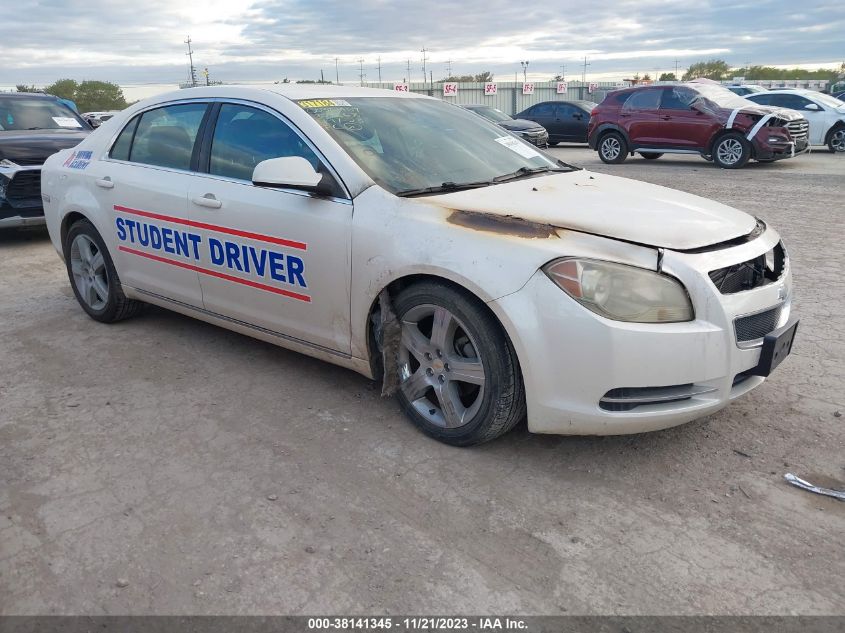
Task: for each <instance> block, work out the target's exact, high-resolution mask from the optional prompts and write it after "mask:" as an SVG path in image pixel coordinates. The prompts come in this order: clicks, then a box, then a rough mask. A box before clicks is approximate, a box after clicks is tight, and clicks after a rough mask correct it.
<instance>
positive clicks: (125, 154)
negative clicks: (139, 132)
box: [109, 116, 141, 160]
mask: <svg viewBox="0 0 845 633" xmlns="http://www.w3.org/2000/svg"><path fill="white" fill-rule="evenodd" d="M140 118H141V117H140V116H136V117H134V118H133V119H132V120H131V121H129V123H127V124H126V127H124V128H123V130H122V131H121V132H120V134H119V135H118V137H117V140H116V141H115V142H114V145H112V147H111V151H110V152H109V158H114V159H115V160H129V150H130V149H131V148H132V137H133V136H135V128H136V127H137V126H138V119H140Z"/></svg>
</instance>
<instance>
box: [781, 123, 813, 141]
mask: <svg viewBox="0 0 845 633" xmlns="http://www.w3.org/2000/svg"><path fill="white" fill-rule="evenodd" d="M786 129H787V130H789V135H790V136H791V137H792V140H793V141H806V140H807V137H808V136H809V133H810V123H809V122H808V121H807V119H798V120H797V121H790V122H789V123H787V124H786Z"/></svg>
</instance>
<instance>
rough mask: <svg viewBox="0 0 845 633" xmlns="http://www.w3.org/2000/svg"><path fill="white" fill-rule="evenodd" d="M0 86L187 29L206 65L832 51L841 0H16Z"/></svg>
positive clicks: (640, 59) (86, 64)
mask: <svg viewBox="0 0 845 633" xmlns="http://www.w3.org/2000/svg"><path fill="white" fill-rule="evenodd" d="M0 28H2V50H3V63H2V64H0V86H4V85H14V84H17V83H26V84H31V83H34V84H37V85H42V84H45V83H48V82H51V81H53V80H54V79H57V78H59V77H72V78H75V79H104V80H108V81H114V82H117V83H120V84H121V85H127V84H151V85H152V84H156V85H157V84H163V83H176V82H179V81H184V80H186V78H187V75H188V72H187V57H186V55H185V51H186V47H185V44H184V40H185V38H186V37H187V36H188V35H190V36H191V38H192V39H193V47H194V50H195V55H194V61H195V63H196V65H197V66H198V68H200V69H201V68H203V67H206V66H207V67H208V68H209V70H210V72H211V76H212V79H219V80H224V81H269V80H279V79H282V78H284V77H289V78H291V79H298V78H318V77H319V75H320V70H321V69H322V70H323V71H324V72H325V75H326V79H334V77H335V58H339V61H338V67H339V71H340V80H341V81H342V82H349V83H353V82H357V81H358V73H359V62H358V60H359V59H363V60H364V62H363V64H364V72H365V73H366V79H367V80H369V81H375V80H377V79H378V69H377V60H378V58H379V57H380V58H381V65H382V71H381V73H382V79H383V80H384V81H392V80H402V79H403V78H404V77H405V76H406V75H407V61H408V60H410V64H411V78H412V80H415V81H421V80H422V70H421V65H422V62H421V56H422V53H421V52H420V51H421V49H422V48H423V47H425V48H426V49H427V50H428V51H429V52H428V53H427V56H428V58H429V60H428V62H427V64H428V67H429V68H430V69H431V70H433V71H434V78H435V80H436V79H438V78H440V77H443V76H445V75H446V68H447V61H449V60H451V62H452V64H451V66H452V71H453V72H454V73H455V74H469V73H477V72H480V71H483V70H490V71H492V72H493V73H494V74H495V75H496V77H497V78H498V79H500V80H503V81H505V80H512V79H513V77H514V72H515V71H519V72H520V74H521V69H520V66H519V61H520V60H528V61H529V62H530V64H529V78H533V79H535V80H541V79H546V78H549V77H550V76H551V75H553V74H556V73H559V72H561V67H562V66H563V65H565V68H566V70H565V72H566V75H567V76H568V77H571V78H580V76H581V72H582V64H583V58H584V56H585V55H586V56H587V57H588V62H589V64H590V65H589V66H588V67H587V76H588V79H619V78H622V76H624V75H629V74H631V73H633V72H637V71H639V72H641V73H645V72H649V73H654V71H655V70H656V69H659V70H660V71H667V70H674V68H675V64H676V60H677V63H678V65H679V67H680V68H681V69H683V68H684V67H685V66H686V65H688V64H690V63H692V62H695V61H698V60H702V59H707V58H711V57H719V58H723V59H725V60H727V61H728V62H729V63H730V64H732V65H736V66H741V65H743V64H745V63H746V62H750V63H751V64H766V65H808V67H817V66H822V65H826V66H829V65H832V64H836V65H838V64H839V63H841V62H842V61H845V35H843V33H845V1H843V0H834V1H826V0H819V1H814V0H806V1H804V2H800V3H796V2H794V1H790V2H782V1H776V0H772V1H765V0H757V1H749V2H744V1H743V0H735V1H734V2H725V1H708V0H692V1H690V0H678V1H676V0H636V1H627V0H626V1H616V2H610V1H606V0H586V1H585V0H581V1H579V2H570V1H562V0H558V1H555V0H543V1H542V2H540V1H538V0H529V1H528V2H525V1H522V2H520V1H516V0H464V1H463V2H455V3H451V2H438V1H436V0H429V1H428V2H425V1H420V0H416V1H406V0H394V1H388V0H355V1H354V2H341V1H337V0H132V1H129V0H84V1H82V0H15V1H14V2H12V3H11V4H10V6H9V7H6V8H5V9H4V10H3V20H2V27H0Z"/></svg>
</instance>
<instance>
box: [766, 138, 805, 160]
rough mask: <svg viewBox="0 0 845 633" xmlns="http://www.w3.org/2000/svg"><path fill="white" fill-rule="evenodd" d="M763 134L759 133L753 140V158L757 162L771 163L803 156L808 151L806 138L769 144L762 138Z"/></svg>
mask: <svg viewBox="0 0 845 633" xmlns="http://www.w3.org/2000/svg"><path fill="white" fill-rule="evenodd" d="M764 135H765V132H761V133H759V134H758V135H757V137H755V138H754V140H753V143H754V158H756V159H757V160H764V161H771V160H783V159H784V158H794V157H795V156H798V155H800V154H805V153H807V152H809V151H810V144H809V142H808V141H807V138H806V137H803V138H799V139H794V140H786V138H790V137H788V136H787V137H785V139H784V140H783V141H780V142H770V141H768V140H766V139H765V138H763V137H764Z"/></svg>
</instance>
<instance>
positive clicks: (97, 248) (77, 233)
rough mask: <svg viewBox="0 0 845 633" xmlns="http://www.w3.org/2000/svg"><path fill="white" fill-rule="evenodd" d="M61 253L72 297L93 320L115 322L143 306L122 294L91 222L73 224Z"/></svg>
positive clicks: (132, 314)
mask: <svg viewBox="0 0 845 633" xmlns="http://www.w3.org/2000/svg"><path fill="white" fill-rule="evenodd" d="M64 252H65V266H66V267H67V274H68V279H70V286H71V288H73V294H74V295H76V300H77V301H78V302H79V305H80V306H82V309H83V310H85V312H86V313H87V314H88V316H90V317H91V318H92V319H94V320H95V321H100V322H101V323H114V322H116V321H122V320H123V319H128V318H129V317H131V316H134V315H135V314H137V313H138V311H139V310H140V309H141V308H142V307H143V305H144V304H143V303H142V302H140V301H134V300H132V299H127V298H126V295H124V294H123V288H122V287H121V285H120V279H119V278H118V276H117V271H116V270H115V268H114V262H113V261H112V258H111V255H109V251H108V249H107V248H106V245H105V243H104V242H103V238H102V237H100V234H99V233H98V232H97V229H95V228H94V225H93V224H91V222H89V221H88V220H78V221H76V222H74V223H73V225H72V226H71V227H70V230H69V231H68V232H67V237H66V238H65V244H64Z"/></svg>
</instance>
